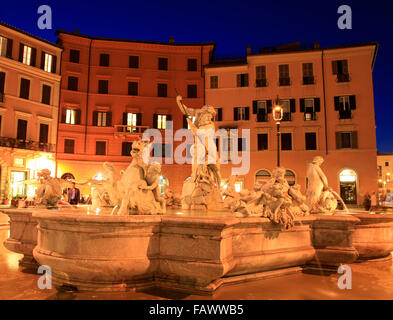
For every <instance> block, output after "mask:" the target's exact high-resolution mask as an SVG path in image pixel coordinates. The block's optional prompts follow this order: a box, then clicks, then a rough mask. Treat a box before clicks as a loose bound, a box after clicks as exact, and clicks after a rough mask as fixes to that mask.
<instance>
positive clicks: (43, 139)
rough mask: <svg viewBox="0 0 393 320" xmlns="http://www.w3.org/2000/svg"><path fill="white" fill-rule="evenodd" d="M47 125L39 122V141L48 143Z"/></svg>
mask: <svg viewBox="0 0 393 320" xmlns="http://www.w3.org/2000/svg"><path fill="white" fill-rule="evenodd" d="M48 134H49V125H47V124H45V123H41V124H40V143H48Z"/></svg>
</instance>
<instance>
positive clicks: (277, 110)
mask: <svg viewBox="0 0 393 320" xmlns="http://www.w3.org/2000/svg"><path fill="white" fill-rule="evenodd" d="M282 117H283V110H282V106H281V105H280V99H279V98H278V96H277V99H276V101H275V103H274V108H273V119H274V121H276V125H277V167H280V121H281V120H282Z"/></svg>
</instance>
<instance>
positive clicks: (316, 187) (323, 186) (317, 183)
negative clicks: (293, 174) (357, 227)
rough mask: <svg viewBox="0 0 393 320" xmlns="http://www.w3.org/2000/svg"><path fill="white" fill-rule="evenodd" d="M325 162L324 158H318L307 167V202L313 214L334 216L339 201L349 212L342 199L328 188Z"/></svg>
mask: <svg viewBox="0 0 393 320" xmlns="http://www.w3.org/2000/svg"><path fill="white" fill-rule="evenodd" d="M323 162H324V160H323V158H322V157H320V156H316V157H315V158H314V159H313V161H312V162H311V163H309V164H308V165H307V171H306V176H307V188H306V199H307V200H306V202H307V205H308V206H309V207H310V211H311V213H324V214H333V212H334V210H336V209H337V200H339V201H341V202H342V204H343V206H344V208H345V209H346V210H347V211H348V209H347V207H346V205H345V203H344V201H343V200H342V199H341V197H340V196H339V195H338V194H337V193H336V192H335V191H333V190H332V189H331V188H329V186H328V180H327V178H326V175H325V174H324V173H323V171H322V169H321V165H322V163H323Z"/></svg>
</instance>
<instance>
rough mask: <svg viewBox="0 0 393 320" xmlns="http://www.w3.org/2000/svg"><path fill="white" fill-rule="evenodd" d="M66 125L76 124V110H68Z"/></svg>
mask: <svg viewBox="0 0 393 320" xmlns="http://www.w3.org/2000/svg"><path fill="white" fill-rule="evenodd" d="M65 123H67V124H76V110H72V109H67V110H66V119H65Z"/></svg>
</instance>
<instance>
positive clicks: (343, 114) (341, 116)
mask: <svg viewBox="0 0 393 320" xmlns="http://www.w3.org/2000/svg"><path fill="white" fill-rule="evenodd" d="M339 119H352V112H351V110H349V111H347V110H340V111H339Z"/></svg>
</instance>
